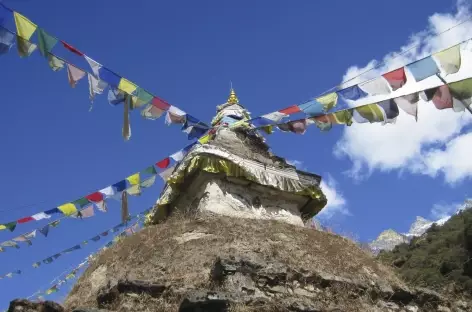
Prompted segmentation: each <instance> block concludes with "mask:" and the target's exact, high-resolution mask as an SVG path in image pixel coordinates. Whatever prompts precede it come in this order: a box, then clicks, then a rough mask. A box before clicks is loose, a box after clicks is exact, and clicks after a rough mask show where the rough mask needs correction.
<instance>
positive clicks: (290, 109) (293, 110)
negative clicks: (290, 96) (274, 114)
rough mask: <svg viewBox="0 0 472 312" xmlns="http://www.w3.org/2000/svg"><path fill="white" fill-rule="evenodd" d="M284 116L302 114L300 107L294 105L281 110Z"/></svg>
mask: <svg viewBox="0 0 472 312" xmlns="http://www.w3.org/2000/svg"><path fill="white" fill-rule="evenodd" d="M279 112H281V113H282V114H287V115H292V114H296V113H299V112H301V110H300V108H299V107H298V105H292V106H290V107H287V108H284V109H281V110H279Z"/></svg>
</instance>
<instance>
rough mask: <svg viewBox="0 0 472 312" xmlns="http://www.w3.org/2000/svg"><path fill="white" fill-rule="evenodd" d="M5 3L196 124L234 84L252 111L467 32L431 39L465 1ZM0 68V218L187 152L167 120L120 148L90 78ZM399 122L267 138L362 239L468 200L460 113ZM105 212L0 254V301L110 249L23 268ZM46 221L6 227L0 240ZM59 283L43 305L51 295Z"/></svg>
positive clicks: (114, 215) (149, 125) (137, 201)
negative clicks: (315, 181) (320, 185)
mask: <svg viewBox="0 0 472 312" xmlns="http://www.w3.org/2000/svg"><path fill="white" fill-rule="evenodd" d="M5 3H6V4H7V5H9V6H11V7H12V8H14V9H15V10H17V11H19V12H21V13H23V14H24V15H26V16H27V17H29V18H30V19H31V20H33V21H34V22H36V23H37V24H38V25H39V26H41V27H43V28H45V29H46V30H47V31H49V32H50V33H52V34H54V35H56V36H57V37H59V38H61V39H64V40H65V41H67V42H69V43H71V44H73V45H74V46H76V47H77V48H79V49H81V50H82V51H83V52H84V53H86V54H87V55H89V56H90V57H92V58H93V59H95V60H97V61H98V62H100V63H102V64H104V65H105V66H107V67H109V68H111V69H113V70H115V71H117V72H119V73H120V74H122V75H123V76H124V77H126V78H128V79H130V80H132V81H134V82H136V83H137V84H138V85H140V86H142V87H144V88H146V89H148V90H150V91H152V92H153V93H154V94H156V95H159V96H161V97H163V98H164V99H166V100H167V101H168V102H170V103H171V104H173V105H176V106H177V107H179V108H181V109H183V110H185V111H186V112H188V113H190V114H192V115H194V116H196V117H199V118H201V119H203V120H205V121H207V122H210V121H211V118H212V117H213V116H214V114H215V107H216V105H219V104H222V103H223V102H225V101H226V98H227V96H228V91H229V90H228V89H229V82H230V81H232V82H233V86H234V87H235V89H236V91H237V93H238V96H239V98H240V100H241V102H242V104H243V105H245V106H246V107H247V108H248V109H249V110H250V112H251V113H252V114H253V116H257V115H260V114H265V113H269V112H272V111H275V110H278V109H281V108H284V107H286V106H289V105H292V104H296V103H300V102H302V101H305V100H307V99H309V98H310V97H313V96H316V95H318V94H320V93H321V92H323V91H325V90H326V89H329V88H331V87H333V86H335V85H336V84H338V83H340V82H341V81H342V79H343V78H345V77H347V76H346V75H355V74H356V73H358V72H361V71H362V70H363V68H364V67H366V66H368V65H370V64H372V63H371V62H372V60H386V61H387V62H390V61H391V64H394V63H395V62H397V61H405V62H407V61H409V60H410V59H415V57H418V56H420V55H422V54H424V53H428V52H429V51H436V50H437V49H440V48H444V47H446V46H448V45H452V44H454V43H456V42H459V41H461V40H462V39H463V38H464V36H465V34H466V33H467V32H468V33H469V34H470V33H471V31H470V29H472V25H470V24H465V25H463V27H461V29H457V30H456V32H455V33H452V32H451V33H450V34H449V35H448V36H447V38H446V39H441V40H437V39H435V38H434V37H433V36H431V34H434V33H436V32H439V31H441V30H443V29H446V28H448V27H450V26H452V25H454V24H456V23H457V22H459V21H460V20H461V19H462V18H463V17H464V16H466V15H467V14H468V12H469V11H468V7H467V3H466V2H464V1H460V2H459V3H456V2H455V1H449V0H448V1H444V0H431V1H428V3H427V5H426V2H423V3H418V2H411V1H407V0H398V1H396V2H395V3H394V4H393V3H391V4H389V5H381V6H379V5H378V1H373V0H366V1H362V2H352V1H342V3H341V2H339V1H324V2H319V1H296V2H294V1H273V0H272V1H268V0H264V1H263V0H260V1H249V0H243V1H216V0H214V1H151V0H147V1H144V0H143V1H138V2H137V1H134V2H130V1H122V0H115V1H99V2H97V1H92V0H84V1H80V2H77V1H75V2H74V1H72V2H71V1H68V2H64V1H51V0H43V1H32V0H29V1H27V0H22V1H20V0H16V1H15V0H7V1H5ZM417 42H421V43H422V45H421V49H420V50H418V51H416V50H415V51H413V52H412V53H410V54H408V55H407V56H406V57H405V58H404V59H401V60H395V61H393V60H392V59H391V53H392V52H395V51H400V50H401V49H402V47H405V46H407V45H409V44H411V43H417ZM0 64H1V68H2V71H1V72H2V76H1V78H0V85H1V88H2V90H3V96H2V103H3V105H2V114H1V115H2V116H3V118H2V122H0V133H2V140H1V141H2V149H1V151H2V153H1V154H0V176H1V178H2V179H3V183H2V188H0V197H1V198H2V205H1V207H0V223H4V222H9V221H12V220H16V219H18V218H19V217H24V216H28V215H32V214H34V213H37V212H40V211H44V210H47V209H50V208H53V207H56V206H57V205H60V204H63V203H65V202H68V201H70V200H74V199H77V198H79V197H82V196H84V195H86V194H88V193H90V192H91V191H95V190H98V189H101V188H103V187H106V186H108V185H110V184H113V183H115V182H117V181H119V180H121V179H123V178H125V177H127V176H128V175H130V174H132V173H135V172H136V171H139V170H142V169H144V168H145V167H147V166H149V165H150V164H153V163H155V162H156V161H158V160H160V159H162V158H163V157H166V156H168V155H169V154H171V153H173V152H175V151H177V150H179V149H181V148H182V147H183V146H185V145H186V144H188V141H187V139H186V136H185V135H184V134H183V133H182V132H180V128H179V127H178V126H174V127H172V126H171V127H168V126H166V125H165V124H164V120H163V118H161V119H158V120H156V121H148V120H143V119H142V118H141V117H140V116H139V113H138V112H134V114H132V116H131V128H132V138H131V140H130V141H129V142H124V141H123V139H122V137H121V123H122V120H121V119H122V110H121V109H120V108H118V107H111V106H110V105H109V104H108V103H107V101H106V96H99V97H98V98H97V99H96V101H95V104H94V109H93V111H92V112H89V111H88V108H89V100H88V91H87V82H86V80H82V81H80V82H79V85H78V86H77V87H76V88H75V89H71V88H70V87H69V85H68V83H67V75H66V72H65V71H62V72H58V73H55V72H52V71H51V70H50V69H49V67H48V65H47V62H46V61H45V60H44V59H43V58H41V56H40V55H39V53H37V52H36V53H35V54H33V55H32V56H31V57H30V58H27V59H20V58H19V57H18V55H17V53H16V50H15V48H14V49H12V50H11V51H10V53H9V54H7V55H3V56H1V58H0ZM400 65H401V64H400ZM383 69H385V68H383ZM381 70H382V69H381ZM379 73H380V72H379ZM421 114H423V115H421ZM407 119H408V116H403V115H401V116H400V117H399V120H398V122H397V124H395V125H387V126H383V127H382V126H379V125H369V124H363V125H356V126H353V127H350V128H346V129H345V128H342V127H339V128H334V129H333V130H332V131H330V132H327V133H321V132H320V131H318V129H316V128H315V127H313V128H311V129H309V131H307V133H306V134H304V135H295V134H289V133H275V134H273V135H272V136H269V137H268V143H269V144H270V145H271V147H272V149H273V151H274V152H275V153H276V154H278V155H280V156H283V157H285V158H287V159H289V160H291V161H296V163H297V164H299V165H300V167H302V168H304V169H306V170H309V171H312V172H315V173H318V174H321V175H322V176H323V177H324V178H325V184H324V187H325V189H326V192H327V193H328V194H329V198H330V204H329V207H328V208H327V213H326V214H325V216H324V217H323V221H324V222H325V223H326V224H329V225H330V226H332V227H334V228H335V229H336V230H338V231H339V232H341V233H344V234H350V235H353V236H355V237H358V238H359V239H360V240H362V241H368V240H371V239H373V238H375V237H376V236H377V235H378V234H379V233H380V232H381V231H382V230H384V229H386V228H395V229H397V230H398V231H407V230H408V227H409V225H410V224H411V223H412V222H413V221H414V219H415V216H417V215H421V216H425V217H437V216H439V213H438V211H440V212H441V213H444V212H445V213H448V212H450V211H448V210H453V209H454V207H455V205H456V203H460V202H462V201H463V200H464V199H465V198H466V197H467V196H468V195H469V188H468V182H469V181H470V180H468V178H469V176H470V175H471V174H472V168H471V165H469V160H468V158H467V155H470V148H469V149H467V146H471V145H470V144H468V143H470V142H469V140H470V137H469V136H467V134H466V132H467V130H468V127H469V125H470V121H471V118H470V117H469V116H467V115H465V114H454V113H452V112H445V111H443V112H439V113H438V112H437V111H433V110H431V109H430V108H426V107H425V108H424V109H423V108H420V118H419V122H418V123H417V124H415V123H413V122H412V121H411V119H409V120H407ZM403 120H405V121H403ZM448 142H451V143H449V144H447V143H448ZM471 163H472V162H471ZM162 185H163V184H162V182H160V181H159V182H158V183H156V185H155V186H154V187H153V188H151V189H148V190H147V191H145V193H144V194H143V195H142V196H141V197H140V198H131V199H130V210H131V213H138V212H140V211H142V210H144V209H146V208H148V207H150V206H151V205H152V204H153V203H154V202H155V201H156V199H157V197H158V195H159V192H160V190H161V188H162ZM110 206H111V207H110V211H109V212H108V213H106V214H101V213H99V212H97V215H96V217H94V218H90V219H87V220H84V221H80V220H72V219H71V220H66V221H64V222H63V223H62V224H61V226H60V227H59V228H57V229H53V230H51V232H50V235H49V237H48V238H47V239H45V238H44V237H39V236H38V238H37V239H36V240H34V241H33V246H31V247H22V248H21V249H19V250H12V249H9V250H8V251H7V252H5V253H2V254H0V268H1V272H0V274H4V273H7V272H10V271H11V270H13V269H22V270H23V271H24V274H23V275H21V276H15V277H14V278H12V279H4V280H0V285H1V289H2V291H1V292H0V308H6V307H7V305H8V302H9V301H10V300H11V299H13V298H16V297H26V296H29V295H31V294H32V293H34V292H35V291H37V290H39V289H40V288H41V290H45V289H46V288H47V287H48V286H47V285H48V283H49V282H50V281H51V280H52V279H53V278H54V277H56V276H57V275H59V274H60V273H61V272H63V271H65V270H67V269H68V268H71V267H73V266H75V265H77V264H78V263H79V262H80V261H81V260H82V259H83V258H85V257H86V256H87V255H88V254H89V253H91V252H93V251H95V250H96V249H97V248H99V247H101V246H102V245H104V244H105V243H106V242H107V241H106V240H103V241H100V242H98V243H90V245H89V246H88V247H87V248H85V249H83V250H80V251H77V252H75V253H72V254H69V255H65V256H63V257H61V258H59V259H58V260H57V261H56V262H54V263H52V264H49V265H43V266H42V267H40V268H38V269H33V268H32V267H31V264H32V263H33V262H35V261H39V260H42V259H44V258H45V257H47V256H50V255H52V254H55V253H56V252H59V251H61V250H63V249H65V248H68V247H71V246H73V245H75V244H77V243H79V242H81V241H83V240H84V239H87V238H90V237H92V236H94V235H96V234H97V233H100V232H102V231H103V230H104V229H107V228H110V227H112V226H114V225H116V224H118V223H119V222H120V213H119V205H118V204H117V203H112V204H110ZM438 207H439V208H438ZM432 214H434V215H432ZM42 224H43V222H42V223H39V222H36V223H29V224H24V225H19V226H18V227H17V229H16V230H15V231H14V232H13V233H10V232H6V231H2V232H1V233H0V240H1V241H5V240H8V239H11V238H13V237H16V236H17V235H19V234H22V233H24V232H27V231H28V230H32V229H34V228H37V227H38V226H39V225H42ZM69 288H70V286H65V287H63V289H62V290H61V291H60V292H59V293H57V294H55V295H52V296H50V297H49V298H52V299H55V300H61V299H62V298H64V296H65V295H66V293H67V290H68V289H69Z"/></svg>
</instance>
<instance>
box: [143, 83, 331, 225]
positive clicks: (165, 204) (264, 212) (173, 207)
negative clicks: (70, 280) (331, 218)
mask: <svg viewBox="0 0 472 312" xmlns="http://www.w3.org/2000/svg"><path fill="white" fill-rule="evenodd" d="M249 119H250V115H249V113H248V111H247V110H246V109H245V108H244V106H243V105H242V104H241V103H240V102H239V99H238V97H237V95H236V93H235V91H234V90H233V89H231V93H230V96H229V98H228V100H227V102H226V103H224V104H222V105H219V106H217V114H216V116H215V117H214V118H213V120H212V126H213V129H212V130H211V134H210V139H209V140H208V142H206V144H196V145H195V146H193V147H192V148H191V149H190V150H189V151H188V154H187V155H186V156H185V157H184V158H183V159H182V160H181V161H180V163H179V164H178V165H177V166H176V167H175V169H174V171H173V172H172V174H171V175H170V176H169V177H168V179H167V183H166V185H165V186H164V189H163V191H162V193H161V196H160V198H159V200H158V201H157V203H156V206H155V207H154V209H153V211H152V212H151V215H150V221H151V222H152V223H158V222H159V221H161V220H163V219H165V218H166V217H168V216H169V215H170V214H172V213H173V212H175V211H180V212H183V213H204V214H205V213H210V214H218V215H225V216H231V217H240V218H256V219H275V220H281V221H284V222H288V223H291V224H295V225H300V226H303V225H304V224H305V223H306V222H307V221H308V220H310V219H311V218H312V217H313V216H314V215H316V214H317V213H318V212H319V211H320V210H321V209H322V208H323V207H324V206H325V205H326V202H327V201H326V197H325V195H324V194H323V192H322V190H321V188H320V182H321V176H319V175H316V174H313V173H309V172H304V171H301V170H297V169H296V167H295V166H292V165H290V164H288V163H287V162H286V161H285V160H284V159H283V158H281V157H278V156H276V155H274V154H273V153H272V152H271V151H270V150H269V146H268V145H267V144H266V143H265V139H264V137H263V136H262V135H261V134H260V133H258V132H257V131H256V130H254V129H253V128H251V126H249V125H248V123H244V121H245V120H249Z"/></svg>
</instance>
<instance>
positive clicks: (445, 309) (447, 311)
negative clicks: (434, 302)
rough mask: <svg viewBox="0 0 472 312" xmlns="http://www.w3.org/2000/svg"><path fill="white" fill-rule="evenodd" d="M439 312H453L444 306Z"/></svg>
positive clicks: (440, 307) (439, 308)
mask: <svg viewBox="0 0 472 312" xmlns="http://www.w3.org/2000/svg"><path fill="white" fill-rule="evenodd" d="M438 312H451V309H449V308H448V307H444V306H438Z"/></svg>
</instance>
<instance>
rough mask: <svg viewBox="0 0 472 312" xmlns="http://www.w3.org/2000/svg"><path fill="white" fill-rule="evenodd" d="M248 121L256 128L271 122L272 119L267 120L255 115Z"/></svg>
mask: <svg viewBox="0 0 472 312" xmlns="http://www.w3.org/2000/svg"><path fill="white" fill-rule="evenodd" d="M249 122H250V123H251V124H252V125H253V126H254V127H256V128H262V127H265V126H269V125H271V124H273V121H272V120H269V119H267V118H264V117H256V118H254V119H251V120H249Z"/></svg>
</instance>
